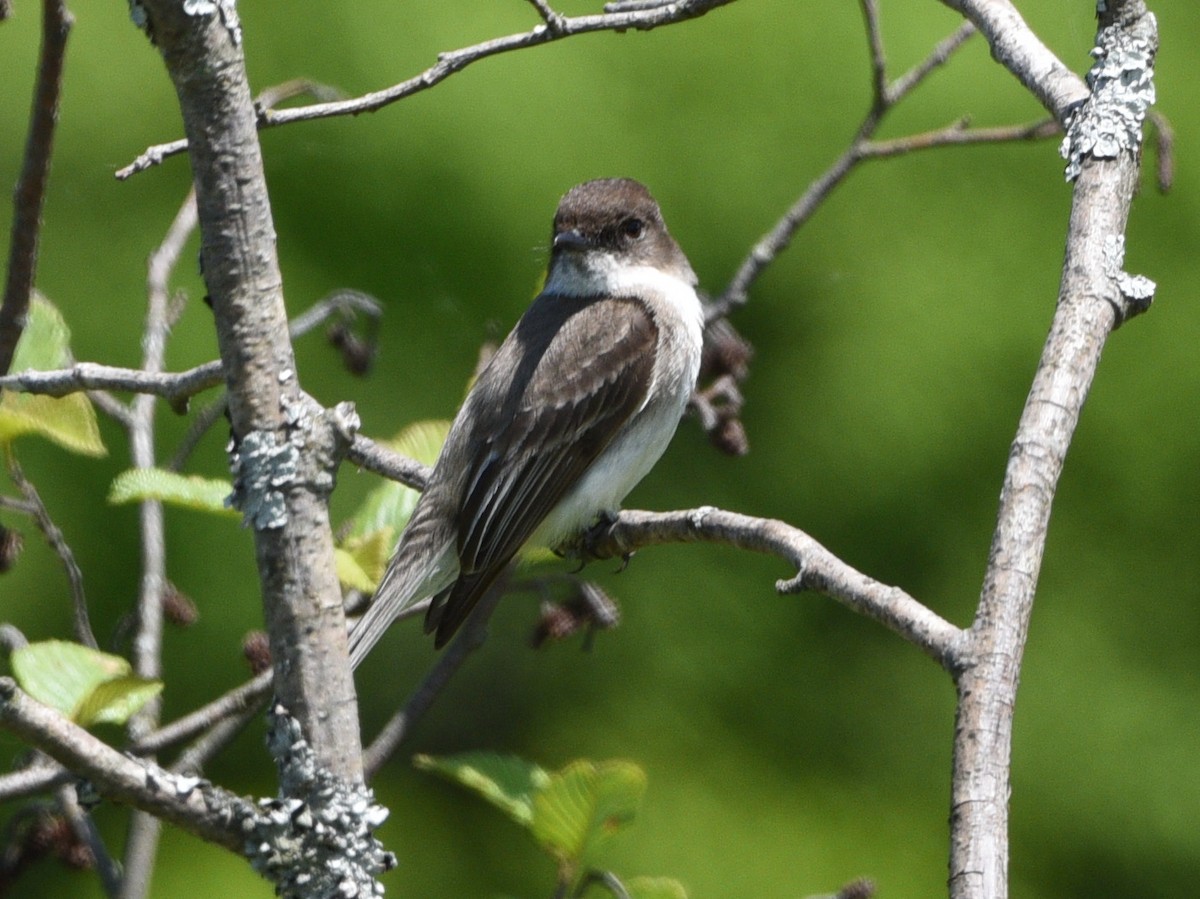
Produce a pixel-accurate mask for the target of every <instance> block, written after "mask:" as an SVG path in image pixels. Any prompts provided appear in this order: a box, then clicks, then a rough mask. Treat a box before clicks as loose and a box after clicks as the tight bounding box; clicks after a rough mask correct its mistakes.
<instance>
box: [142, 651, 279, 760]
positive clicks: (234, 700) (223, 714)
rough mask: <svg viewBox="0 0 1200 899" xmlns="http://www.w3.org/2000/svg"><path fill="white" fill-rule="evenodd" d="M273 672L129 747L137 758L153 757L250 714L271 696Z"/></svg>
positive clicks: (143, 737) (254, 679)
mask: <svg viewBox="0 0 1200 899" xmlns="http://www.w3.org/2000/svg"><path fill="white" fill-rule="evenodd" d="M271 676H272V673H271V671H270V670H267V671H264V672H262V673H261V674H258V675H256V676H255V677H253V678H252V679H250V680H248V681H246V683H244V684H241V685H240V686H238V687H235V688H234V689H232V690H230V691H229V692H228V693H226V694H225V695H223V696H220V697H218V698H217V699H214V700H213V701H212V702H210V703H208V705H205V706H202V707H200V708H198V709H196V711H194V712H190V713H189V714H187V715H184V716H183V717H182V718H178V719H176V720H175V721H172V722H171V723H170V724H167V725H164V726H163V727H160V728H159V729H158V730H156V731H154V732H152V733H148V734H145V735H144V736H142V737H140V738H138V739H137V740H135V741H134V742H133V744H132V745H131V746H130V747H129V751H130V752H132V753H134V754H135V755H152V754H154V753H156V752H161V751H162V750H164V749H166V748H167V747H169V746H174V745H175V744H177V743H182V742H184V741H185V740H189V739H191V738H192V737H194V736H195V735H196V734H198V733H200V732H201V731H205V730H208V729H209V728H211V727H213V726H214V725H216V724H218V723H220V722H221V721H223V720H225V719H226V718H230V717H233V716H235V715H239V714H241V713H242V712H245V711H247V710H257V709H258V708H259V706H260V705H261V704H262V702H263V700H265V699H266V698H267V697H268V696H269V695H270V692H271Z"/></svg>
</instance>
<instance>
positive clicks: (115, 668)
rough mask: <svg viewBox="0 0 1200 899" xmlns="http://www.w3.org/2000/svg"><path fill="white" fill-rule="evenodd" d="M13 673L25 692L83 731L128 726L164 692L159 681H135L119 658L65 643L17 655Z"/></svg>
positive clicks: (46, 643) (31, 648)
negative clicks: (100, 724) (97, 726)
mask: <svg viewBox="0 0 1200 899" xmlns="http://www.w3.org/2000/svg"><path fill="white" fill-rule="evenodd" d="M12 669H13V674H14V675H15V676H16V679H17V683H19V684H20V685H21V689H23V690H24V691H25V692H26V693H28V694H29V695H30V696H32V697H33V698H34V699H36V700H38V701H39V702H41V703H44V704H45V705H48V706H50V707H51V708H54V709H57V710H58V711H60V712H62V713H63V714H64V715H65V716H67V717H68V718H70V719H71V720H72V721H74V722H75V723H76V724H80V725H82V726H84V727H87V726H88V725H91V724H94V723H97V722H106V723H110V724H124V723H125V722H126V721H128V720H129V718H130V716H131V715H133V714H134V713H136V712H137V711H138V709H140V708H141V707H142V706H144V705H145V704H146V703H147V702H148V701H149V700H151V699H153V698H154V697H155V696H157V695H158V694H159V693H160V692H161V691H162V684H161V683H160V682H159V681H150V680H145V679H144V678H140V677H136V676H134V674H133V668H132V666H131V665H130V664H129V662H128V661H127V660H125V659H123V658H121V657H120V656H114V655H109V654H108V653H106V652H100V651H99V650H95V649H89V648H88V647H86V646H81V645H79V644H78V643H68V642H67V641H65V640H46V641H44V642H41V643H30V644H29V645H28V646H23V647H21V648H20V649H16V650H14V651H13V654H12Z"/></svg>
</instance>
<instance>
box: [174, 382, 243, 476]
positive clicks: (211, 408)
mask: <svg viewBox="0 0 1200 899" xmlns="http://www.w3.org/2000/svg"><path fill="white" fill-rule="evenodd" d="M228 411H229V397H228V395H227V394H225V393H224V392H222V393H221V395H220V396H218V397H217V398H216V399H215V400H213V401H212V402H211V403H209V404H208V405H207V406H205V407H204V408H203V409H201V410H200V411H199V412H198V413H196V415H194V416H193V417H192V421H191V423H190V424H189V425H188V429H187V431H186V432H185V433H184V435H183V437H182V438H180V441H179V446H177V447H176V448H175V455H173V456H172V457H171V461H170V462H169V463H168V464H167V468H168V469H170V470H171V471H183V466H184V465H186V464H187V460H188V459H189V458H191V455H192V453H193V452H195V450H196V447H197V446H199V444H200V441H201V440H203V439H204V435H205V434H207V433H208V432H209V430H210V429H211V428H212V427H213V425H215V424H216V423H217V422H218V421H220V420H221V419H222V418H224V417H225V413H226V412H228Z"/></svg>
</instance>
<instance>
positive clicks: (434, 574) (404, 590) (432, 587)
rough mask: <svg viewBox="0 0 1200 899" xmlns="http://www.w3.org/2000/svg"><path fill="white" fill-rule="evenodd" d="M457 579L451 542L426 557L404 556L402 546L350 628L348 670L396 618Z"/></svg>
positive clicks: (363, 657)
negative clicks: (365, 608) (367, 603)
mask: <svg viewBox="0 0 1200 899" xmlns="http://www.w3.org/2000/svg"><path fill="white" fill-rule="evenodd" d="M413 556H417V558H412V557H413ZM457 576H458V559H457V556H456V555H455V553H454V544H453V543H452V542H447V543H446V545H445V546H443V547H442V549H441V551H439V552H433V553H428V554H426V553H419V552H417V553H409V552H405V551H404V548H403V546H402V547H401V548H400V549H398V550H397V551H396V555H395V556H394V557H393V558H392V560H391V562H390V563H389V564H388V568H387V571H386V572H385V573H384V575H383V579H382V580H381V581H380V582H379V586H378V587H377V588H376V590H375V596H374V597H372V599H371V604H370V605H369V606H368V607H367V611H366V612H365V613H364V614H363V616H362V617H361V618H359V619H358V621H356V622H354V624H352V625H351V627H350V665H351V667H352V668H357V667H358V666H359V664H361V663H362V660H363V659H365V658H366V657H367V654H368V653H369V652H370V651H371V650H372V649H373V648H374V646H375V644H376V643H378V642H379V639H380V638H381V637H382V636H383V635H384V632H386V631H387V629H388V628H389V627H390V626H391V624H392V622H393V621H395V620H396V617H397V616H398V615H400V614H401V613H403V612H404V610H405V609H408V608H410V607H412V606H414V605H416V604H417V603H418V602H420V601H421V600H423V599H425V597H427V596H431V595H433V594H435V593H439V592H441V591H442V590H445V589H446V588H447V587H449V586H450V585H451V584H452V583H454V580H455V578H456V577H457Z"/></svg>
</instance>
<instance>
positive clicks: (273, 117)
mask: <svg viewBox="0 0 1200 899" xmlns="http://www.w3.org/2000/svg"><path fill="white" fill-rule="evenodd" d="M732 2H734V0H678V2H675V3H671V4H666V5H664V4H658V5H657V6H653V7H650V8H644V9H641V8H639V9H630V10H626V11H620V12H611V13H604V14H601V15H592V16H561V17H560V18H559V19H557V20H556V21H557V25H556V26H551V25H550V24H549V22H547V21H543V22H542V23H541V24H539V25H538V26H537V27H535V28H534V29H532V30H531V31H526V32H521V33H519V34H512V35H508V36H506V37H500V38H495V39H493V40H489V41H484V42H482V43H479V44H475V45H473V46H470V47H463V48H461V49H459V50H452V51H450V52H448V53H440V54H438V61H437V63H436V64H435V65H432V66H430V67H429V68H428V69H426V70H425V71H424V72H421V73H420V74H419V75H415V76H413V77H412V78H409V79H408V80H407V81H403V82H401V83H399V84H396V85H393V86H392V87H388V88H385V89H383V90H380V91H374V92H372V93H369V94H364V95H363V96H361V97H354V98H353V99H349V100H338V101H334V102H327V103H314V104H312V105H310V106H295V107H292V108H289V109H280V110H275V111H271V110H262V111H261V113H260V115H259V117H258V127H259V128H269V127H273V126H276V125H286V124H288V123H290V122H302V121H309V120H312V119H323V118H329V117H331V116H343V115H358V114H359V113H363V112H374V111H376V110H378V109H382V108H383V107H384V106H388V105H389V104H392V103H395V102H396V101H397V100H402V99H404V98H405V97H409V96H412V95H413V94H416V93H420V92H421V91H424V90H428V89H429V88H431V87H433V86H434V85H436V84H438V83H440V82H442V81H444V80H445V79H447V78H449V77H450V76H451V75H453V74H455V73H457V72H461V71H462V70H463V69H465V68H467V66H469V65H471V64H472V63H475V62H478V61H479V60H481V59H486V58H487V57H489V56H495V55H497V54H499V53H506V52H509V51H512V50H520V49H523V48H525V47H534V46H537V45H539V44H546V43H550V42H551V41H556V40H560V39H562V38H566V37H571V36H573V35H578V34H587V33H589V32H594V31H617V32H621V31H627V30H631V29H632V30H640V31H646V30H649V29H651V28H657V27H659V26H662V25H671V24H674V23H676V22H683V21H686V20H687V19H694V18H696V17H698V16H702V15H704V14H705V13H707V12H709V11H711V10H713V9H716V8H717V7H719V6H725V5H726V4H729V3H732ZM536 5H537V4H535V6H536ZM543 5H544V4H543ZM547 8H548V7H547ZM187 147H188V144H187V141H186V140H176V141H171V142H170V143H166V144H159V145H157V146H153V147H150V148H149V149H147V150H146V151H145V152H144V153H142V154H141V155H140V156H138V158H137V159H135V160H134V161H133V162H132V163H130V164H129V165H127V166H125V167H124V168H123V169H120V170H119V171H118V172H117V173H116V177H117V178H118V179H119V180H122V181H123V180H125V179H126V178H129V177H130V176H131V175H136V174H137V173H138V172H143V171H145V170H146V169H148V168H150V167H152V166H155V165H158V164H160V163H161V162H162V161H163V160H164V159H167V158H168V157H171V156H175V155H177V154H179V153H182V152H184V151H185V150H187Z"/></svg>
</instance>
